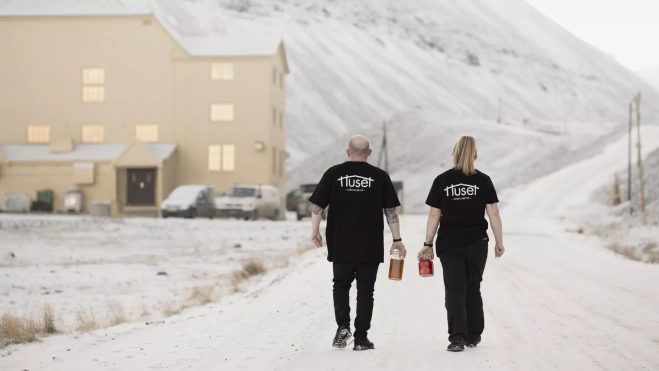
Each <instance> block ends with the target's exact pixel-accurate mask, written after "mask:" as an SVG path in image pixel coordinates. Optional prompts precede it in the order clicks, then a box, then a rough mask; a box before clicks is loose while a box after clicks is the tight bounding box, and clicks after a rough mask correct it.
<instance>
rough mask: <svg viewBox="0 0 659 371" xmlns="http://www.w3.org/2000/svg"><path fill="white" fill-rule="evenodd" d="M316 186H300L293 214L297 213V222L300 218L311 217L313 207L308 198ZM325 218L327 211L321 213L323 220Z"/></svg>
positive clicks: (314, 184)
mask: <svg viewBox="0 0 659 371" xmlns="http://www.w3.org/2000/svg"><path fill="white" fill-rule="evenodd" d="M317 186H318V184H316V183H313V184H302V185H301V186H300V197H299V198H298V203H297V207H296V209H295V212H296V213H297V220H302V218H306V217H311V211H312V210H313V206H312V205H311V203H310V202H309V198H310V197H311V195H312V194H313V192H314V191H315V190H316V187H317ZM325 218H327V209H325V213H323V219H325Z"/></svg>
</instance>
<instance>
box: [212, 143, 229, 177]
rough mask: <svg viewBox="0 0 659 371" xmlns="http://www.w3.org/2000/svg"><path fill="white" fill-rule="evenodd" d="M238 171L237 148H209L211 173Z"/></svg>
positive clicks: (220, 146) (216, 145)
mask: <svg viewBox="0 0 659 371" xmlns="http://www.w3.org/2000/svg"><path fill="white" fill-rule="evenodd" d="M235 169H236V146H234V145H233V144H225V145H219V144H213V145H210V146H208V170H209V171H234V170H235Z"/></svg>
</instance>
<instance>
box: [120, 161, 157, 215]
mask: <svg viewBox="0 0 659 371" xmlns="http://www.w3.org/2000/svg"><path fill="white" fill-rule="evenodd" d="M127 175H128V181H127V182H126V183H127V189H126V195H127V201H128V205H131V206H153V205H155V204H156V169H128V170H127Z"/></svg>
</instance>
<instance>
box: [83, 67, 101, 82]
mask: <svg viewBox="0 0 659 371" xmlns="http://www.w3.org/2000/svg"><path fill="white" fill-rule="evenodd" d="M82 83H83V84H84V85H103V84H105V68H85V69H83V70H82Z"/></svg>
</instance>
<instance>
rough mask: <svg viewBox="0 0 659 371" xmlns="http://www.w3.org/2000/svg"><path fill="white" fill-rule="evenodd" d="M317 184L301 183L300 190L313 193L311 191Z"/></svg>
mask: <svg viewBox="0 0 659 371" xmlns="http://www.w3.org/2000/svg"><path fill="white" fill-rule="evenodd" d="M317 185H318V184H303V185H301V186H300V190H302V193H313V191H315V190H316V186H317Z"/></svg>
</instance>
